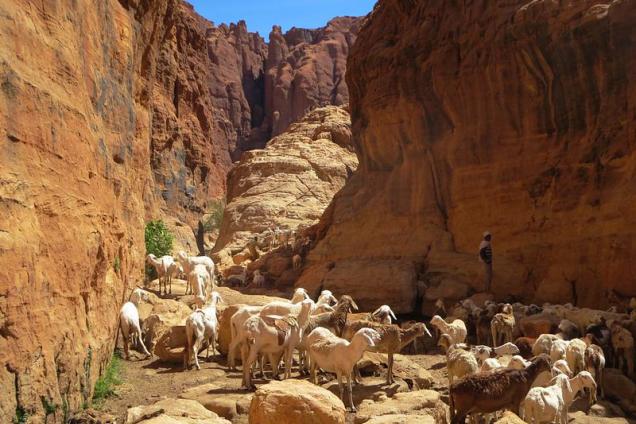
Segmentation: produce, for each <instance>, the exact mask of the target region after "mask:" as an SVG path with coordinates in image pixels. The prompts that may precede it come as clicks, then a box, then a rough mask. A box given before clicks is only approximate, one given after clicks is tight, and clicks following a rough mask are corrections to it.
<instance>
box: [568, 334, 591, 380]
mask: <svg viewBox="0 0 636 424" xmlns="http://www.w3.org/2000/svg"><path fill="white" fill-rule="evenodd" d="M586 349H587V343H585V342H584V341H583V340H581V339H572V340H570V342H569V343H568V346H567V348H566V351H565V359H566V360H567V361H568V365H569V366H570V369H571V370H572V372H574V374H578V373H579V372H581V371H583V370H585V350H586Z"/></svg>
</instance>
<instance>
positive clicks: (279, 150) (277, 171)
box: [214, 106, 357, 277]
mask: <svg viewBox="0 0 636 424" xmlns="http://www.w3.org/2000/svg"><path fill="white" fill-rule="evenodd" d="M349 125H350V121H349V114H348V113H347V112H346V111H344V110H343V109H341V108H338V107H335V106H328V107H325V108H318V109H315V110H313V111H312V112H310V113H309V114H307V115H306V116H305V117H304V118H303V119H302V120H301V121H299V122H297V123H295V124H292V125H291V126H290V127H289V129H288V130H287V131H286V132H284V133H282V134H280V135H278V136H277V137H274V138H273V139H272V140H270V141H269V142H268V143H267V146H266V147H265V149H261V150H252V151H249V152H245V153H244V154H243V157H242V159H241V162H240V163H239V164H238V165H237V166H236V167H235V168H234V169H233V170H232V171H231V172H230V174H229V176H228V191H227V201H228V203H227V206H226V208H225V215H224V219H223V224H222V226H221V230H220V234H219V238H218V240H217V243H216V246H215V248H214V252H215V255H214V256H215V257H216V258H218V260H219V263H220V264H221V265H222V266H228V265H233V264H234V263H235V261H234V260H233V256H235V255H236V254H238V253H240V252H241V251H242V250H243V249H244V248H245V247H246V244H247V242H248V241H249V240H250V239H252V238H253V237H254V236H255V235H260V234H261V233H262V232H264V231H266V230H268V229H270V228H272V227H280V228H286V229H291V230H295V229H296V228H298V227H299V226H305V227H306V226H309V225H310V224H313V223H315V222H317V221H318V219H319V218H320V215H321V214H322V212H323V211H324V209H325V208H326V207H327V205H328V204H329V202H330V201H331V199H333V196H334V195H335V193H336V192H338V190H340V189H341V188H342V187H343V186H344V184H345V182H346V180H347V178H348V176H349V175H350V174H351V173H352V172H353V171H354V170H355V169H356V166H357V158H356V155H355V153H353V147H352V143H351V131H350V126H349ZM241 258H242V257H241ZM252 259H256V258H252ZM237 261H238V262H240V260H237ZM274 262H276V261H274ZM279 262H280V261H278V262H277V263H279ZM266 265H267V264H266ZM275 265H276V264H275V263H272V264H270V265H269V266H266V268H267V270H268V271H270V273H271V275H272V277H279V276H280V275H281V272H283V271H284V270H285V269H286V268H287V266H290V265H291V261H290V260H289V263H286V265H284V266H282V267H276V266H275ZM274 268H279V269H278V270H274ZM274 271H276V272H274Z"/></svg>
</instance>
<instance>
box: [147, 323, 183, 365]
mask: <svg viewBox="0 0 636 424" xmlns="http://www.w3.org/2000/svg"><path fill="white" fill-rule="evenodd" d="M185 342H186V333H185V325H175V326H172V327H168V328H166V329H165V331H163V332H162V334H161V336H160V337H159V338H158V339H157V341H156V343H155V347H154V350H153V352H152V353H154V354H155V355H156V356H157V357H158V358H159V360H160V361H162V362H172V363H178V364H183V350H184V348H185Z"/></svg>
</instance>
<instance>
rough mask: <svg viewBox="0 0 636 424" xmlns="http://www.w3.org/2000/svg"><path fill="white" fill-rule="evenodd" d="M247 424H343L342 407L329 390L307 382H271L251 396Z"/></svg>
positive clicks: (343, 411) (343, 413) (340, 402)
mask: <svg viewBox="0 0 636 424" xmlns="http://www.w3.org/2000/svg"><path fill="white" fill-rule="evenodd" d="M250 423H251V424H278V423H287V424H301V423H302V424H344V423H345V407H344V404H343V403H342V401H341V400H340V399H339V398H338V397H337V396H336V395H334V394H333V393H331V392H330V391H329V390H326V389H323V388H322V387H320V386H317V385H315V384H311V383H310V382H308V381H304V380H284V381H272V382H271V383H268V384H265V385H263V386H261V387H259V388H258V390H257V391H256V393H254V397H253V398H252V403H251V405H250Z"/></svg>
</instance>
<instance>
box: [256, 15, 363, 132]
mask: <svg viewBox="0 0 636 424" xmlns="http://www.w3.org/2000/svg"><path fill="white" fill-rule="evenodd" d="M361 23H362V19H360V18H352V17H341V18H335V19H332V20H331V21H329V23H328V24H327V26H326V27H324V28H319V29H316V30H308V29H301V28H292V29H291V30H289V31H288V32H287V33H286V34H282V32H281V29H280V27H274V28H273V30H272V32H271V33H270V35H269V39H270V42H269V52H268V57H267V61H266V63H265V114H266V117H265V118H266V125H267V126H268V129H269V131H271V135H273V136H275V135H278V134H280V133H281V132H283V131H285V130H286V129H287V127H288V126H289V124H291V123H292V122H296V121H298V120H299V119H300V118H302V117H303V116H304V115H305V114H306V113H307V112H308V111H309V110H311V109H313V108H315V107H317V106H326V105H330V104H331V105H336V106H346V105H347V104H348V103H349V92H348V90H347V85H346V83H345V71H346V65H347V56H348V55H349V50H350V49H351V46H352V45H353V43H354V41H355V39H356V36H357V33H358V31H359V27H360V25H361Z"/></svg>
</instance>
